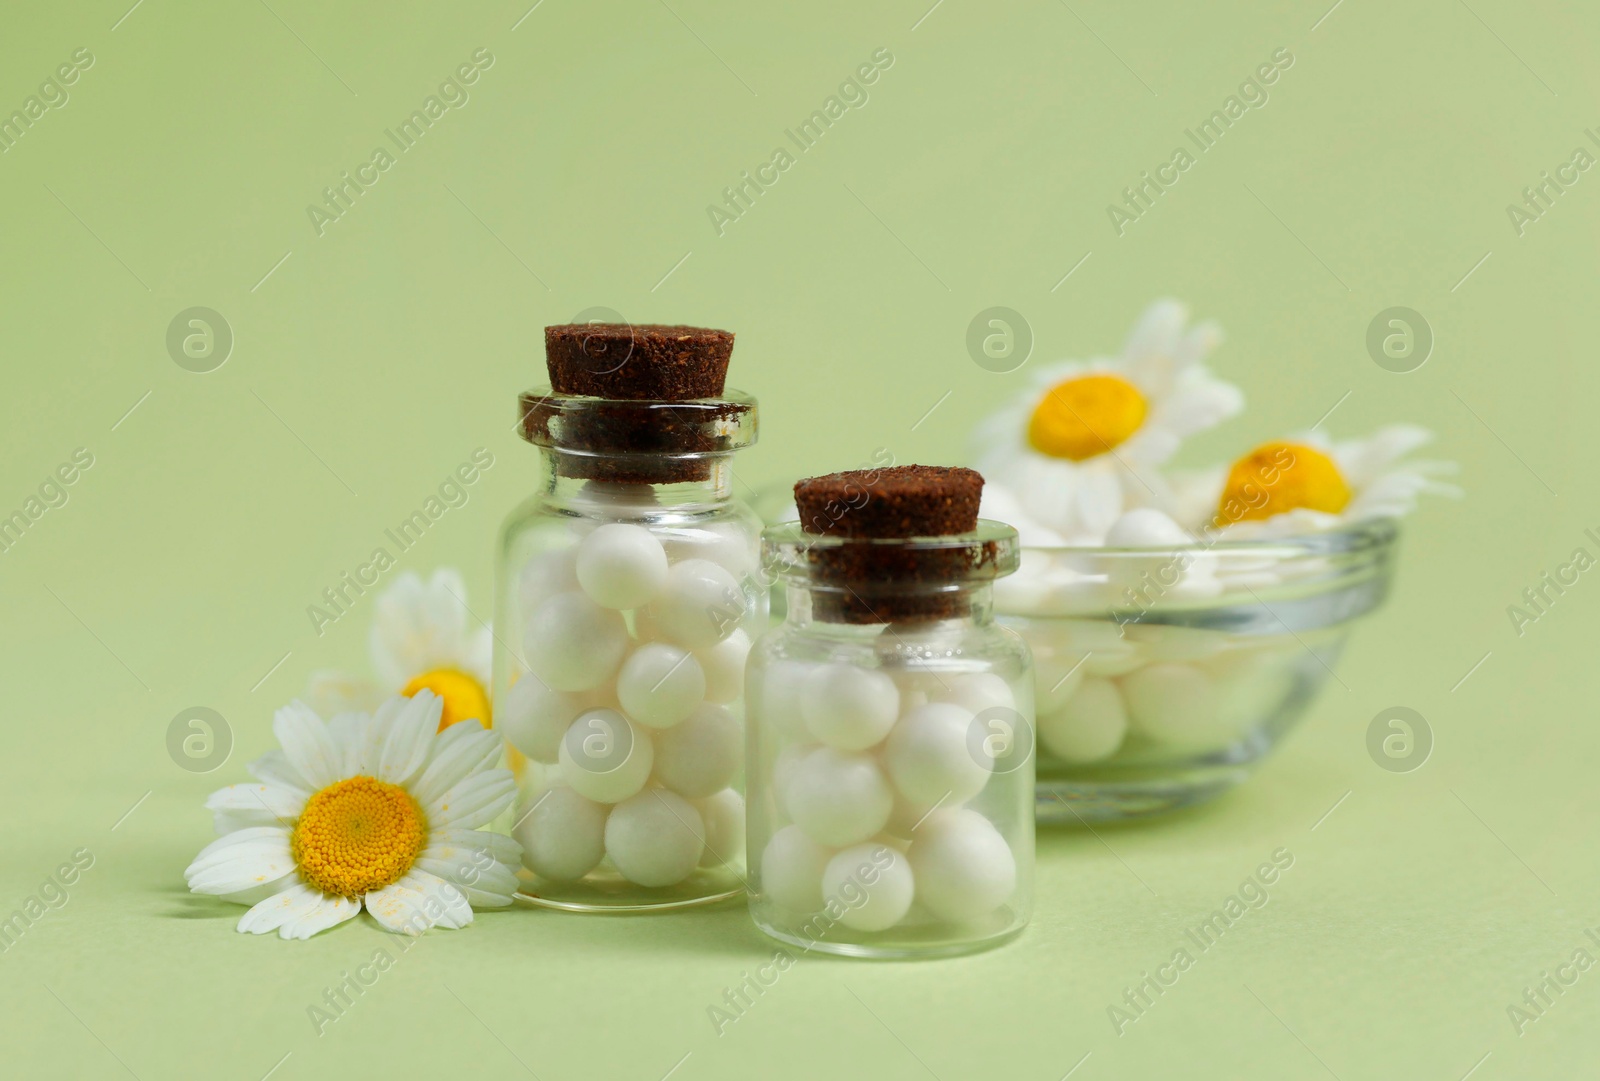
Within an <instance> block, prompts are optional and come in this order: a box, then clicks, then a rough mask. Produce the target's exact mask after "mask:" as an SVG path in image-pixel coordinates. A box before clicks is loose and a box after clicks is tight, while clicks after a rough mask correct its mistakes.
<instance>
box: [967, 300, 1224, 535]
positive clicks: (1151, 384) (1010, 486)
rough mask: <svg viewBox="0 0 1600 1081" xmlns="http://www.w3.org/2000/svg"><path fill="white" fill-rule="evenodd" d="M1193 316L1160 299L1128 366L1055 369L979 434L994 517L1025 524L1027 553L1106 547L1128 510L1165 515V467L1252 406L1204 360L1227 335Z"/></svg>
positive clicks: (1139, 328)
mask: <svg viewBox="0 0 1600 1081" xmlns="http://www.w3.org/2000/svg"><path fill="white" fill-rule="evenodd" d="M1188 318H1189V312H1188V309H1187V308H1186V307H1185V306H1184V305H1183V304H1180V303H1179V302H1177V301H1175V300H1160V301H1157V302H1156V303H1154V304H1152V305H1150V307H1149V308H1147V309H1146V310H1145V313H1144V315H1142V316H1141V317H1140V319H1139V322H1138V323H1137V324H1136V325H1135V326H1134V328H1133V332H1132V333H1131V334H1130V335H1129V337H1128V342H1127V344H1126V345H1125V346H1124V347H1123V350H1122V355H1121V356H1120V357H1117V358H1115V359H1106V358H1101V359H1098V360H1094V361H1090V362H1089V363H1088V364H1080V363H1076V362H1067V363H1062V364H1056V365H1052V366H1050V367H1047V368H1045V369H1043V370H1041V371H1039V372H1038V373H1036V375H1035V377H1034V380H1033V385H1032V386H1031V387H1030V388H1029V389H1028V390H1027V391H1026V392H1025V393H1023V394H1020V395H1018V397H1017V398H1016V399H1014V400H1013V401H1012V402H1011V404H1009V405H1008V406H1006V407H1005V408H1004V409H1002V410H1001V411H1000V412H998V413H996V414H994V415H993V416H991V417H990V418H989V419H988V420H986V421H985V422H984V423H983V424H982V425H980V426H979V428H978V430H977V432H976V433H975V440H974V443H975V448H974V449H975V459H976V462H975V464H976V467H977V469H978V471H979V472H981V473H982V474H983V475H984V479H985V480H986V481H987V485H986V486H985V489H984V508H983V513H984V515H985V517H992V518H998V519H999V520H1001V521H1005V522H1010V523H1011V524H1012V525H1016V526H1017V527H1018V531H1019V532H1020V533H1022V534H1023V541H1024V543H1025V544H1029V545H1040V546H1049V545H1060V544H1073V545H1076V544H1099V543H1101V541H1102V540H1103V539H1104V537H1105V535H1106V531H1107V530H1108V529H1110V528H1111V525H1112V523H1114V522H1115V521H1116V520H1117V518H1118V517H1120V516H1121V515H1122V513H1123V512H1124V511H1125V510H1127V509H1129V508H1131V507H1138V506H1167V505H1168V504H1169V503H1170V493H1169V492H1168V491H1167V488H1166V484H1165V482H1164V481H1163V480H1162V478H1161V477H1160V475H1159V474H1158V473H1157V472H1156V469H1155V467H1156V466H1159V465H1161V464H1162V463H1164V462H1165V461H1167V459H1169V458H1170V457H1172V454H1173V452H1174V451H1176V450H1177V449H1178V446H1179V444H1180V443H1181V442H1182V441H1183V440H1184V439H1185V438H1186V437H1188V436H1190V435H1193V434H1195V433H1196V432H1200V431H1203V430H1205V429H1207V428H1210V427H1212V426H1214V425H1216V424H1218V423H1220V422H1221V421H1223V420H1226V419H1227V418H1229V417H1231V416H1233V415H1234V414H1236V413H1238V412H1239V410H1240V409H1242V408H1243V407H1244V396H1243V395H1242V394H1241V393H1240V391H1239V389H1238V388H1237V387H1234V386H1232V385H1231V384H1228V383H1224V382H1222V381H1221V380H1219V379H1217V378H1216V376H1214V375H1212V374H1211V372H1210V371H1209V370H1208V369H1207V368H1206V366H1205V363H1204V361H1205V358H1206V356H1207V355H1208V354H1209V353H1210V352H1211V351H1212V349H1214V348H1215V347H1216V345H1217V343H1218V342H1220V341H1221V339H1222V333H1221V331H1220V330H1219V329H1218V327H1217V325H1216V324H1215V323H1210V322H1206V323H1200V324H1198V325H1196V326H1193V327H1190V326H1188Z"/></svg>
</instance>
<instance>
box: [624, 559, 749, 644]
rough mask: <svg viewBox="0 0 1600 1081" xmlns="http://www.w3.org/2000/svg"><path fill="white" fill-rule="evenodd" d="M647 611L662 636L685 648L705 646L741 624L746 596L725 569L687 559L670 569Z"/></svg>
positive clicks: (653, 626)
mask: <svg viewBox="0 0 1600 1081" xmlns="http://www.w3.org/2000/svg"><path fill="white" fill-rule="evenodd" d="M646 610H647V612H648V613H649V616H648V618H649V620H650V625H651V627H652V628H653V630H654V632H655V633H656V634H657V635H659V636H660V637H662V638H665V639H666V640H667V641H669V642H673V643H675V644H677V645H680V646H682V647H683V648H684V649H705V648H707V647H708V646H714V645H716V644H717V643H718V642H720V641H722V640H723V639H724V638H726V637H728V635H730V634H732V633H733V632H734V630H735V628H737V627H738V626H739V623H740V621H741V620H743V619H744V612H745V599H744V594H743V593H742V592H741V591H740V589H739V582H738V580H737V579H736V578H734V576H733V575H731V574H729V573H728V571H727V570H726V569H724V568H723V567H721V566H719V565H718V564H716V563H713V562H711V561H710V560H709V559H686V560H684V561H683V562H682V563H676V564H674V565H673V566H672V567H671V568H670V569H669V570H668V571H667V581H666V585H665V586H663V587H662V589H661V591H660V592H659V593H658V594H656V597H655V599H654V600H653V601H651V602H650V604H649V605H648V607H647V609H646Z"/></svg>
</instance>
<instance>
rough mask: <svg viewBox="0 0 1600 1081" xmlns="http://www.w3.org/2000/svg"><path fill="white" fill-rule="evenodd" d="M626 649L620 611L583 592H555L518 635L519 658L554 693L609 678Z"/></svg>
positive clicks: (581, 689) (602, 681)
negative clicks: (593, 599) (519, 643)
mask: <svg viewBox="0 0 1600 1081" xmlns="http://www.w3.org/2000/svg"><path fill="white" fill-rule="evenodd" d="M627 648H628V627H627V624H626V623H625V622H624V621H623V618H622V613H620V612H615V611H612V610H611V609H609V608H602V607H600V606H599V605H598V604H596V603H594V601H592V600H590V599H589V598H588V597H587V596H585V595H584V594H582V593H559V594H557V595H556V596H554V597H551V598H550V599H549V600H548V601H546V602H545V603H544V604H542V605H540V606H539V607H538V608H537V609H535V610H534V613H533V615H531V616H529V617H528V625H527V627H526V628H524V629H523V632H522V655H523V658H524V659H525V660H526V661H527V662H528V667H529V668H531V669H532V670H533V673H534V675H536V676H538V677H539V678H540V679H542V680H544V682H545V684H546V685H547V686H549V687H550V688H552V689H553V690H557V691H586V690H588V689H590V688H591V687H596V686H599V685H600V684H601V683H604V682H605V681H606V680H608V679H610V678H611V674H612V673H613V672H615V671H616V670H617V665H618V664H620V663H621V661H622V654H623V651H625V650H626V649H627Z"/></svg>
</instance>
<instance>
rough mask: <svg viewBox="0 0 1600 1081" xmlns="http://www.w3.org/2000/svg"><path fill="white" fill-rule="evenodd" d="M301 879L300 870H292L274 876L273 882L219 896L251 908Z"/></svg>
mask: <svg viewBox="0 0 1600 1081" xmlns="http://www.w3.org/2000/svg"><path fill="white" fill-rule="evenodd" d="M299 881H300V872H299V871H290V872H289V873H288V874H286V875H284V876H283V877H282V878H274V879H273V880H272V881H271V882H262V883H261V884H259V885H256V886H251V887H250V888H249V889H247V890H236V891H235V892H233V893H223V894H218V896H219V897H221V898H222V899H223V900H224V901H229V902H232V903H233V904H236V905H244V906H245V907H246V908H250V907H253V906H255V905H258V904H260V903H261V902H262V901H265V900H266V899H267V898H268V897H271V896H272V895H273V894H275V893H282V892H283V891H284V890H286V889H288V888H289V887H291V886H293V885H295V884H296V883H298V882H299Z"/></svg>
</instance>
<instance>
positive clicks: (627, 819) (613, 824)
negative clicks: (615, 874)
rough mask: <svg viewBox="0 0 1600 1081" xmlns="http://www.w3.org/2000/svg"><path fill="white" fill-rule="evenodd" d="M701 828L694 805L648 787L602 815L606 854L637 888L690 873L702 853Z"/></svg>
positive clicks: (675, 880) (678, 879) (703, 838)
mask: <svg viewBox="0 0 1600 1081" xmlns="http://www.w3.org/2000/svg"><path fill="white" fill-rule="evenodd" d="M705 847H706V827H705V823H703V822H701V821H700V812H699V811H697V810H695V809H694V805H693V804H692V803H690V802H689V801H688V800H686V799H684V798H683V797H682V796H679V795H677V794H676V793H674V792H668V791H666V790H664V789H660V788H651V789H648V790H647V791H644V792H640V793H639V794H638V795H637V796H634V797H632V798H631V799H627V800H624V801H623V802H621V803H619V804H617V805H616V806H615V807H613V808H612V809H611V815H610V817H608V818H607V819H606V855H608V856H610V857H611V862H612V863H614V864H616V866H617V870H618V871H619V872H621V874H622V877H623V878H626V879H627V880H628V881H629V882H632V883H634V884H636V885H639V886H651V887H655V886H672V885H676V884H677V883H679V882H682V881H683V880H684V879H686V878H688V877H689V876H690V875H691V874H693V873H694V869H695V868H696V867H698V866H699V865H700V856H701V855H702V854H703V853H704V852H705Z"/></svg>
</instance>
